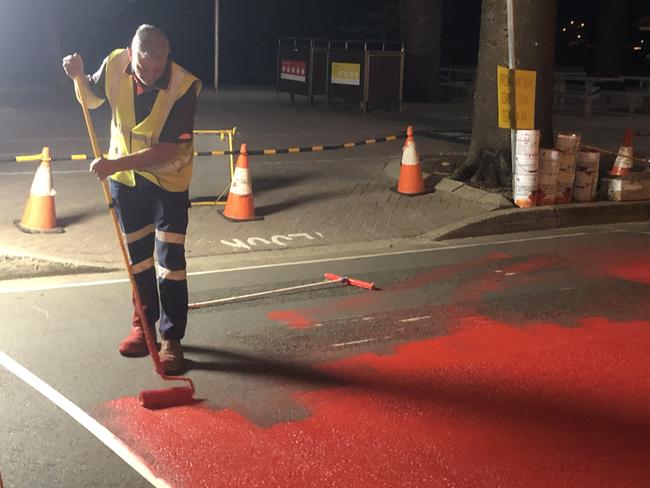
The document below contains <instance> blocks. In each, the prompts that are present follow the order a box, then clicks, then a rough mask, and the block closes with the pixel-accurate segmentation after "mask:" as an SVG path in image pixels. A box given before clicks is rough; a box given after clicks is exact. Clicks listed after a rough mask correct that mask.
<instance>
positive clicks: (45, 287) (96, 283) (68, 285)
mask: <svg viewBox="0 0 650 488" xmlns="http://www.w3.org/2000/svg"><path fill="white" fill-rule="evenodd" d="M586 235H589V234H588V233H587V232H576V233H573V234H560V235H556V236H539V237H529V238H524V239H504V240H500V241H492V242H478V243H473V244H456V245H451V246H446V245H442V244H441V245H440V247H432V248H427V249H410V250H406V251H392V252H384V253H376V254H361V255H357V256H342V257H339V258H322V259H308V260H304V261H288V262H284V263H274V264H258V265H255V266H242V267H239V268H224V269H213V270H208V271H195V272H192V273H187V276H203V275H210V274H221V273H232V272H240V271H252V270H257V269H269V268H282V267H287V266H302V265H305V264H319V263H335V262H341V261H354V260H357V259H372V258H382V257H387V256H404V255H408V254H418V253H428V252H440V251H449V250H453V249H469V248H473V247H489V246H497V245H500V244H514V243H520V242H533V241H548V240H553V239H566V238H569V237H582V236H586ZM128 281H129V280H128V278H119V279H114V280H98V281H88V282H83V281H81V282H72V283H59V284H51V285H50V284H48V285H41V286H34V287H30V286H25V287H16V288H2V286H3V285H2V282H1V281H0V295H6V294H10V293H23V292H28V291H44V290H60V289H64V288H79V287H84V286H101V285H113V284H116V283H127V282H128Z"/></svg>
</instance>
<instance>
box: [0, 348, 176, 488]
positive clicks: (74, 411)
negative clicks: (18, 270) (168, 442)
mask: <svg viewBox="0 0 650 488" xmlns="http://www.w3.org/2000/svg"><path fill="white" fill-rule="evenodd" d="M0 366H2V367H4V368H5V369H6V370H7V371H9V372H10V373H13V374H14V375H16V376H17V377H18V378H20V379H21V380H23V381H24V382H25V383H27V384H28V385H29V386H31V387H32V388H34V389H35V390H36V391H37V392H39V393H40V394H41V395H43V396H44V397H45V398H47V399H48V400H50V401H51V402H52V403H54V404H55V405H56V406H57V407H59V408H60V409H61V410H63V411H64V412H65V413H67V414H68V415H69V416H70V417H72V419H74V420H75V421H76V422H78V423H79V424H80V425H81V426H82V427H84V428H85V429H86V430H87V431H88V432H90V433H91V434H92V435H94V436H95V437H96V438H97V439H99V440H100V441H101V442H102V443H103V444H104V445H105V446H106V447H108V448H109V449H110V450H111V451H113V452H114V453H115V454H117V456H119V457H120V458H121V459H122V461H124V462H125V463H126V464H128V465H129V466H131V467H132V468H133V469H134V470H135V471H136V472H137V473H138V474H139V475H140V476H142V477H143V478H144V479H146V480H147V481H148V482H149V483H151V485H152V486H155V487H157V488H171V485H169V484H168V483H167V482H166V481H165V480H162V479H160V478H158V477H157V476H155V475H154V474H153V473H152V472H151V470H150V469H149V468H148V467H147V465H146V464H145V463H144V462H143V461H142V459H140V458H139V457H138V456H137V455H136V454H135V453H134V452H132V451H131V450H130V449H129V448H128V447H127V446H126V444H124V443H123V442H122V441H121V440H120V439H119V438H118V437H116V436H115V435H113V433H112V432H111V431H110V430H108V429H107V428H106V427H104V426H103V425H102V424H100V423H99V422H97V421H96V420H95V419H94V418H92V417H91V416H90V415H88V414H87V413H86V412H84V411H83V410H82V409H81V408H79V407H78V406H77V405H75V404H74V403H72V402H71V401H70V400H68V399H67V398H66V397H64V396H63V395H62V394H61V393H59V392H58V391H56V390H55V389H54V388H52V387H51V386H50V385H48V384H47V383H45V382H44V381H43V380H42V379H40V378H39V377H38V376H36V375H35V374H34V373H32V372H31V371H29V370H28V369H26V368H25V367H24V366H22V365H20V364H18V363H17V362H16V361H14V360H13V359H11V358H10V357H9V356H7V355H6V354H5V353H4V352H2V351H0Z"/></svg>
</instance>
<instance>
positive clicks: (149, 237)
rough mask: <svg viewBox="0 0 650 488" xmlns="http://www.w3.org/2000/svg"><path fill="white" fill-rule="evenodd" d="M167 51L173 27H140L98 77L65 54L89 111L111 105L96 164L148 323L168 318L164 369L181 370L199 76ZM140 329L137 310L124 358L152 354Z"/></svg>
mask: <svg viewBox="0 0 650 488" xmlns="http://www.w3.org/2000/svg"><path fill="white" fill-rule="evenodd" d="M169 52H170V48H169V40H168V39H167V36H166V35H165V33H164V32H163V31H161V30H160V29H159V28H157V27H154V26H152V25H142V26H140V27H139V28H138V29H137V31H136V33H135V35H134V37H133V41H132V42H131V46H130V47H127V48H126V49H117V50H115V51H113V52H112V53H110V54H109V55H108V56H107V57H106V59H104V62H103V63H102V66H101V67H100V69H99V70H98V71H97V72H96V73H95V74H94V75H92V76H86V74H85V71H84V65H83V60H82V58H81V56H80V55H79V54H76V53H75V54H72V55H69V56H66V57H65V58H64V59H63V69H64V70H65V72H66V74H67V75H68V76H69V77H70V78H72V79H80V80H81V83H80V84H79V86H80V89H81V90H83V91H84V95H85V99H86V100H88V101H89V103H88V104H89V107H90V108H97V107H99V106H100V105H101V104H102V103H103V102H104V101H105V100H108V102H109V104H110V106H111V109H112V120H111V142H110V152H109V155H108V157H107V158H103V157H100V158H97V159H95V160H94V161H93V162H92V163H91V165H90V171H91V172H93V173H94V174H95V175H97V177H98V178H99V179H104V178H107V177H108V178H109V179H110V191H111V196H112V199H113V203H114V205H115V208H116V210H117V214H118V216H119V220H120V225H121V227H122V231H123V233H124V238H125V241H126V244H127V246H128V250H129V256H130V259H131V264H132V267H133V273H134V277H135V281H136V284H137V287H138V291H139V293H140V296H141V299H142V304H143V308H144V311H145V314H146V319H147V322H148V323H149V324H150V325H151V326H152V327H153V324H155V323H156V321H157V320H158V319H160V326H159V328H160V334H161V336H162V347H161V351H160V358H161V361H162V364H163V367H164V370H165V373H167V374H182V373H183V372H184V370H185V364H184V359H183V350H182V347H181V339H182V338H183V337H184V335H185V328H186V325H187V304H188V291H187V277H186V271H185V233H186V230H187V223H188V207H189V199H188V188H189V184H190V179H191V177H192V157H193V152H194V148H193V142H192V131H193V128H194V115H195V112H196V104H197V98H198V94H199V91H200V89H201V82H200V81H199V80H198V79H197V78H196V77H195V76H194V75H192V74H191V73H189V72H188V71H186V70H184V69H183V68H181V67H180V66H178V65H177V64H176V63H174V62H173V61H171V60H170V59H169ZM154 247H155V249H156V254H157V261H158V276H157V277H156V267H155V265H154V258H153V251H154ZM142 326H143V324H142V322H141V320H140V318H139V317H138V315H137V313H136V312H135V311H134V312H133V317H132V327H131V333H130V334H129V335H128V337H127V338H126V339H124V340H123V341H122V342H121V343H120V345H119V351H120V353H121V354H122V355H123V356H127V357H141V356H146V355H147V354H148V350H147V346H146V341H145V336H144V333H143V329H142Z"/></svg>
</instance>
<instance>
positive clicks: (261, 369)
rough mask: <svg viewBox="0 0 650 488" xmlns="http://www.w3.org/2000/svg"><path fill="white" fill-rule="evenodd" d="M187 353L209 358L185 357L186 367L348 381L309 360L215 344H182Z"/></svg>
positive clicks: (330, 382)
mask: <svg viewBox="0 0 650 488" xmlns="http://www.w3.org/2000/svg"><path fill="white" fill-rule="evenodd" d="M183 350H184V351H185V352H186V353H195V354H203V355H206V356H211V360H208V361H197V360H193V359H187V358H186V359H185V364H186V366H187V370H188V371H191V370H203V371H218V372H222V373H226V372H234V373H240V374H249V375H254V376H266V377H273V378H285V379H289V380H292V381H297V382H301V383H308V384H312V385H313V384H317V385H323V386H343V385H346V384H348V381H346V380H345V379H344V378H341V377H338V376H335V375H332V374H328V373H326V372H324V371H321V370H319V369H316V368H314V367H312V366H310V365H308V364H305V363H300V362H292V361H282V360H277V359H268V358H265V357H261V356H254V355H251V354H245V353H242V352H236V351H230V350H226V349H219V348H215V347H204V346H189V345H183Z"/></svg>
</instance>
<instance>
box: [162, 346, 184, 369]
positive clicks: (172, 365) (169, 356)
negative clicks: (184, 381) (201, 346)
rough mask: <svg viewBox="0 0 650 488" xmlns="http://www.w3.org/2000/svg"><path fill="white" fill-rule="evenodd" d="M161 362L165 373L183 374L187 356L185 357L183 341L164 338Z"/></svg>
mask: <svg viewBox="0 0 650 488" xmlns="http://www.w3.org/2000/svg"><path fill="white" fill-rule="evenodd" d="M160 362H161V363H162V366H163V370H164V371H165V374H168V375H178V374H183V373H184V372H185V358H184V357H183V348H182V347H181V341H174V340H170V341H166V340H163V341H162V347H161V348H160Z"/></svg>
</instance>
